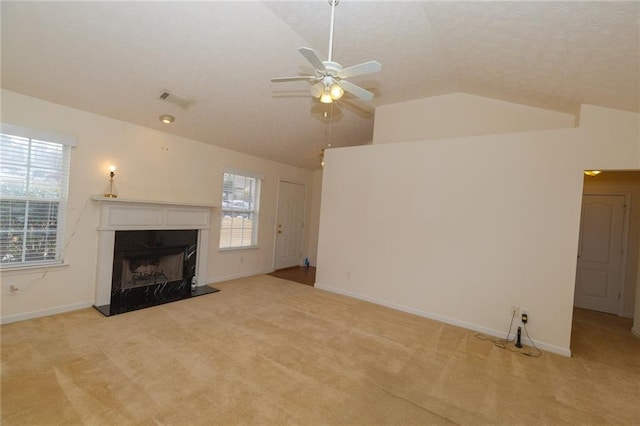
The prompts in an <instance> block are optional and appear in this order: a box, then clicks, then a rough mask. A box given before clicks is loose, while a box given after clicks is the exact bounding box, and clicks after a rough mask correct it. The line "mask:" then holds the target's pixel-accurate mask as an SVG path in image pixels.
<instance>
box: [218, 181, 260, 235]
mask: <svg viewBox="0 0 640 426" xmlns="http://www.w3.org/2000/svg"><path fill="white" fill-rule="evenodd" d="M259 188H260V180H259V179H257V178H254V177H249V176H242V175H236V174H232V173H224V182H223V193H222V220H221V227H220V248H229V247H250V246H253V245H255V244H256V239H257V238H256V235H255V233H256V232H257V227H256V226H255V225H254V220H253V218H254V217H257V216H256V212H257V210H258V201H259V200H258V197H259V195H258V194H259Z"/></svg>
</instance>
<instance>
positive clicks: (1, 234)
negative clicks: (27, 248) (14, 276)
mask: <svg viewBox="0 0 640 426" xmlns="http://www.w3.org/2000/svg"><path fill="white" fill-rule="evenodd" d="M22 237H23V234H22V232H19V233H16V232H11V231H0V262H1V263H2V264H6V263H16V262H22V248H23V244H22Z"/></svg>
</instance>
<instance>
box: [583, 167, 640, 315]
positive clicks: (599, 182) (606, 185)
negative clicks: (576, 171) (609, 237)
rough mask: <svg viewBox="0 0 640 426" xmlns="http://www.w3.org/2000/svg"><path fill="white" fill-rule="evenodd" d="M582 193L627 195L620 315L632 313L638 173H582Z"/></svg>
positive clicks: (638, 238)
mask: <svg viewBox="0 0 640 426" xmlns="http://www.w3.org/2000/svg"><path fill="white" fill-rule="evenodd" d="M584 193H585V194H617V195H624V196H628V197H629V201H630V203H629V205H628V206H627V215H628V221H629V229H628V235H627V241H626V248H625V252H626V258H627V259H626V265H625V268H626V274H625V279H624V283H623V288H622V294H623V295H624V297H623V301H624V304H623V306H622V311H621V312H620V314H621V315H622V316H624V317H627V318H632V317H633V316H634V309H635V297H636V291H637V290H636V287H637V286H638V256H639V255H640V253H639V252H638V244H639V242H640V172H605V173H602V174H600V175H598V176H585V178H584Z"/></svg>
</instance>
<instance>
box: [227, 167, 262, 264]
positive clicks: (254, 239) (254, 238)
mask: <svg viewBox="0 0 640 426" xmlns="http://www.w3.org/2000/svg"><path fill="white" fill-rule="evenodd" d="M225 174H230V175H234V176H241V177H243V178H250V179H254V180H255V181H256V184H257V185H256V190H255V198H254V205H255V208H254V209H253V210H251V209H234V210H231V209H224V208H223V207H222V206H223V205H224V204H222V205H221V206H220V222H219V223H220V228H219V230H220V233H219V238H218V251H220V252H229V251H236V250H255V249H257V248H259V245H258V234H259V227H260V224H259V222H260V221H259V217H260V198H261V193H262V183H263V180H264V175H263V174H261V173H256V172H251V171H246V170H240V169H235V168H232V167H224V168H223V171H222V196H221V197H220V198H221V202H222V203H224V202H225V200H224V194H225V192H224V181H225V179H224V176H225ZM231 201H232V202H233V201H238V200H231ZM225 212H233V213H249V214H253V217H254V221H253V222H254V223H252V229H251V244H250V245H243V246H229V247H220V244H221V242H222V229H223V227H222V221H223V220H224V218H225ZM231 229H233V228H231Z"/></svg>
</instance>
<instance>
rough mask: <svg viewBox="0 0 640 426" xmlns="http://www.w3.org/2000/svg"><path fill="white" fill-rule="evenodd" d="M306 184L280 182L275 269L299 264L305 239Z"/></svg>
mask: <svg viewBox="0 0 640 426" xmlns="http://www.w3.org/2000/svg"><path fill="white" fill-rule="evenodd" d="M304 201H305V186H304V185H298V184H295V183H290V182H280V192H279V197H278V222H277V225H276V226H277V231H276V232H277V234H276V259H275V265H274V267H275V269H282V268H289V267H291V266H299V265H300V264H301V257H302V243H303V240H304V205H305V202H304Z"/></svg>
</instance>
